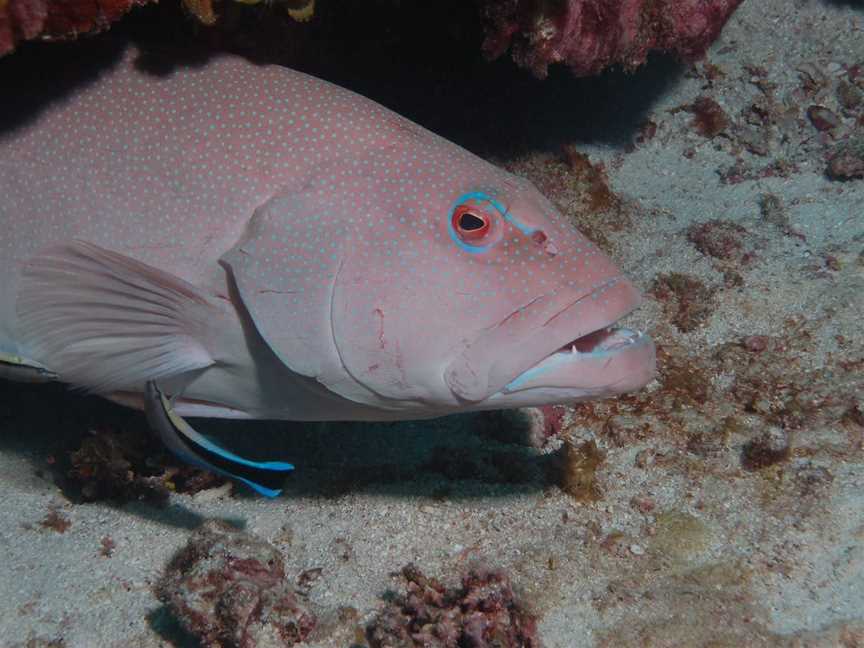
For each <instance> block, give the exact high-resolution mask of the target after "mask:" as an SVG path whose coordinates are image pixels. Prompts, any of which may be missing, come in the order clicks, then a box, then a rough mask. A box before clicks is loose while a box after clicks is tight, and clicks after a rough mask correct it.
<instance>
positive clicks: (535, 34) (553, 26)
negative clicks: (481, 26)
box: [481, 0, 743, 77]
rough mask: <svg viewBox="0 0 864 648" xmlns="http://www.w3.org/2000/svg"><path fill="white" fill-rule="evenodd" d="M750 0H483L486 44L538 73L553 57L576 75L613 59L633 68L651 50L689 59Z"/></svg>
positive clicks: (489, 49)
mask: <svg viewBox="0 0 864 648" xmlns="http://www.w3.org/2000/svg"><path fill="white" fill-rule="evenodd" d="M742 1H743V0H564V1H562V2H545V1H543V0H482V2H481V6H482V11H483V14H484V17H485V19H486V39H485V42H484V44H483V49H484V51H485V52H486V54H487V56H489V57H490V58H497V57H498V56H501V55H502V54H503V53H504V52H505V51H507V49H508V48H510V49H511V50H512V53H513V58H514V59H515V60H516V62H517V63H518V64H519V65H520V66H522V67H526V68H529V69H530V70H532V71H533V72H534V74H536V75H537V76H539V77H544V76H546V73H547V67H548V66H549V64H550V63H559V62H561V63H565V64H567V65H568V66H569V67H570V69H571V70H573V73H574V74H576V75H577V76H588V75H591V74H597V73H598V72H600V71H601V70H603V69H605V68H607V67H609V66H610V65H615V64H619V65H622V66H624V67H625V68H628V69H633V68H636V67H638V66H639V65H641V64H643V63H644V62H645V59H646V58H647V56H648V52H650V51H652V50H659V51H672V52H676V53H677V54H679V55H680V56H681V57H683V58H684V59H687V60H693V59H696V58H699V57H700V56H702V55H703V54H704V53H705V51H706V50H707V49H708V46H709V45H710V44H711V43H712V42H713V41H714V40H715V39H716V38H717V36H718V35H719V34H720V30H721V29H722V28H723V25H724V24H725V23H726V21H727V20H728V19H729V16H731V15H732V12H734V11H735V9H736V8H737V7H738V5H739V4H741V2H742Z"/></svg>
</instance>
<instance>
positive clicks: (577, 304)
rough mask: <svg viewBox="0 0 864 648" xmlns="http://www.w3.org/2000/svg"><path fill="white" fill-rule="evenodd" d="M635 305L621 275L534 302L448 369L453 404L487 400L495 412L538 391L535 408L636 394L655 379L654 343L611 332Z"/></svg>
mask: <svg viewBox="0 0 864 648" xmlns="http://www.w3.org/2000/svg"><path fill="white" fill-rule="evenodd" d="M641 301H642V297H641V295H640V293H639V292H638V290H637V289H636V288H635V287H634V286H633V285H632V284H631V283H630V282H629V281H627V280H626V279H624V278H623V277H620V276H612V277H608V278H607V279H605V280H603V281H600V282H598V283H596V284H595V285H594V286H591V287H590V288H588V289H587V290H583V291H582V292H580V293H569V294H561V295H557V296H556V297H555V298H547V299H545V300H544V299H536V300H534V301H533V302H532V303H531V304H530V305H528V306H526V307H525V308H524V309H522V310H521V311H520V313H519V315H520V316H519V317H515V318H513V317H511V318H508V319H507V320H505V321H504V322H502V323H501V324H499V325H498V326H497V327H495V328H494V329H492V330H487V331H484V332H483V334H482V335H480V336H478V338H477V339H476V340H475V341H474V342H473V343H472V344H471V345H469V346H468V347H467V348H466V349H465V350H464V351H463V352H462V353H461V354H459V355H458V356H457V357H456V358H455V359H454V360H453V361H452V362H451V363H450V365H449V366H448V367H447V369H446V371H445V373H444V380H445V382H446V383H447V385H448V387H449V388H450V390H451V391H452V392H453V394H454V396H455V397H456V398H457V399H459V400H460V401H463V402H465V401H467V402H469V403H475V404H479V403H480V402H483V401H487V400H490V399H492V400H495V401H496V403H498V406H501V407H506V406H508V405H507V404H506V401H508V400H510V401H513V402H515V403H519V404H521V403H522V402H524V401H525V400H526V399H529V400H536V399H537V398H540V396H539V395H540V394H541V393H546V394H547V396H546V399H545V400H542V401H539V402H537V403H536V404H549V403H560V402H567V401H572V400H582V399H585V398H587V397H603V396H607V395H613V394H618V393H623V392H625V391H630V390H632V389H638V388H640V387H642V386H644V385H645V384H646V383H647V382H649V381H650V379H651V377H652V376H653V373H654V368H655V359H654V346H653V342H652V341H651V339H650V338H649V337H648V336H647V335H645V334H642V333H636V332H625V330H622V331H621V332H618V333H613V332H611V330H610V329H611V327H614V326H615V324H616V322H618V320H620V319H621V318H623V317H624V316H626V315H627V314H628V313H630V312H631V311H632V310H634V309H635V308H636V307H637V306H639V304H640V303H641ZM538 390H539V391H538ZM549 390H551V392H550V391H549ZM517 393H518V394H520V395H519V396H518V397H517V396H516V394H517ZM553 395H554V398H553V397H552V396H553ZM466 404H467V403H466Z"/></svg>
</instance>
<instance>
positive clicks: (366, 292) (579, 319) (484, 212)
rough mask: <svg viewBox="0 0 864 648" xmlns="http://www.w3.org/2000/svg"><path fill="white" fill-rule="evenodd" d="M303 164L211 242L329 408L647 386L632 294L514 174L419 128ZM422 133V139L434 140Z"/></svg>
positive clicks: (498, 399) (373, 413) (549, 397)
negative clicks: (231, 230)
mask: <svg viewBox="0 0 864 648" xmlns="http://www.w3.org/2000/svg"><path fill="white" fill-rule="evenodd" d="M418 137H419V144H418V143H416V142H415V141H414V140H417V139H418V138H414V139H413V140H412V141H411V142H409V145H400V146H389V147H382V148H380V149H375V150H373V151H371V152H366V153H365V154H364V155H363V156H360V157H354V158H352V159H351V160H350V161H346V160H336V161H333V162H331V163H328V164H327V165H326V166H321V167H320V168H317V169H315V170H313V172H311V173H310V174H309V176H308V178H307V179H306V181H305V182H304V183H303V184H302V186H301V185H298V186H296V187H292V188H289V189H287V190H286V191H285V192H284V193H283V194H282V195H279V196H275V197H273V198H272V199H271V200H270V201H268V203H267V204H266V205H263V206H262V207H261V208H260V209H259V210H258V212H257V213H256V215H255V218H253V220H252V223H251V225H250V227H249V229H248V231H247V234H246V236H245V238H244V239H243V240H242V241H241V242H240V243H239V244H238V246H237V247H236V248H235V249H234V250H232V251H231V252H230V253H229V254H227V255H226V256H225V257H224V261H225V262H227V265H228V266H229V267H230V268H231V271H232V273H233V275H234V277H235V279H236V281H237V284H238V287H239V293H240V295H241V297H242V299H243V302H244V303H245V305H246V307H247V308H248V310H249V313H250V315H251V316H252V319H253V320H254V323H255V325H256V326H257V328H258V330H259V332H260V333H261V335H262V337H263V338H264V340H265V341H266V343H267V345H269V347H270V348H271V349H272V350H273V351H274V353H275V354H276V356H277V357H278V358H279V359H280V360H281V362H283V363H284V364H285V365H287V366H288V367H289V368H290V369H291V370H293V371H295V372H296V373H299V374H302V375H304V376H308V377H311V378H314V379H315V381H317V383H318V384H320V385H323V386H324V387H325V388H326V389H327V390H329V392H331V393H333V394H335V395H336V396H338V397H340V398H338V399H335V400H334V403H333V404H332V407H330V408H329V409H328V411H327V412H326V413H325V414H326V416H327V417H328V418H331V419H352V418H353V419H369V418H372V419H374V418H391V419H393V418H420V417H428V416H435V415H440V414H447V413H450V412H456V411H464V410H481V409H497V408H507V407H517V406H526V405H544V404H551V403H565V402H572V401H578V400H584V399H589V398H599V397H606V396H611V395H615V394H620V393H623V392H626V391H630V390H634V389H638V388H640V387H642V386H644V385H645V384H646V383H647V382H648V381H649V380H650V379H651V377H652V376H653V373H654V365H655V362H654V347H653V344H652V342H651V340H650V338H649V337H648V336H646V335H643V334H641V333H638V332H634V331H629V330H627V329H619V328H615V323H616V322H617V321H618V320H619V319H621V318H622V317H624V316H625V315H627V314H628V313H629V312H630V311H632V310H633V309H634V308H636V307H637V306H638V305H639V303H640V301H641V296H640V294H639V292H638V291H637V290H636V288H635V287H634V286H633V285H632V284H631V283H630V282H629V281H628V280H627V279H626V278H624V277H623V276H622V275H621V273H620V271H619V270H618V269H617V268H616V266H615V264H614V263H613V262H612V261H611V259H609V257H608V256H607V255H605V254H604V253H603V252H602V251H601V250H599V249H598V248H597V246H596V245H595V244H593V243H592V242H591V241H589V240H588V239H586V238H585V237H584V236H583V235H581V234H580V233H579V232H578V231H576V230H575V229H574V228H573V226H572V224H571V223H570V222H569V221H568V220H567V219H566V218H565V217H564V216H563V215H562V214H561V213H560V212H559V211H558V210H557V209H556V208H555V207H554V206H553V205H552V204H551V203H550V202H549V201H548V200H547V199H546V198H545V197H544V196H542V195H541V193H540V192H539V191H538V190H537V189H536V188H535V187H534V186H533V185H532V184H531V183H530V182H528V181H527V180H525V179H522V178H519V177H516V176H514V175H512V174H510V173H508V172H506V171H504V170H502V169H499V168H498V167H495V166H493V165H491V164H489V163H487V162H486V161H484V160H482V159H480V158H478V157H476V156H474V155H472V154H470V153H468V152H467V151H464V150H463V149H461V148H459V147H456V146H455V145H452V144H449V143H448V142H446V141H445V140H441V139H440V138H435V136H432V135H431V134H429V133H427V132H425V131H423V133H421V135H420V136H418ZM430 138H435V139H430Z"/></svg>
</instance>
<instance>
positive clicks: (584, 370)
mask: <svg viewBox="0 0 864 648" xmlns="http://www.w3.org/2000/svg"><path fill="white" fill-rule="evenodd" d="M654 370H655V350H654V343H653V341H652V340H651V338H650V337H649V336H648V335H646V334H645V333H644V332H642V331H639V330H633V329H629V328H625V327H621V326H617V325H615V324H611V325H609V326H605V327H603V328H601V329H598V330H596V331H592V332H591V333H588V334H586V335H582V336H580V337H578V338H574V339H572V340H570V341H569V342H567V343H566V344H564V345H562V346H560V347H559V348H558V349H556V350H555V351H554V352H552V353H551V354H549V355H548V356H546V357H545V358H543V359H542V360H541V361H540V362H538V363H537V364H536V365H534V366H533V367H531V368H529V369H527V370H525V371H523V372H522V373H520V374H519V375H518V376H516V377H515V378H514V379H513V380H511V381H510V382H509V383H507V385H505V386H504V388H503V389H501V391H500V392H499V393H500V394H515V393H517V392H523V391H528V390H538V389H539V390H547V391H548V390H554V391H562V392H568V391H569V392H571V397H570V398H569V399H568V400H580V399H587V398H597V397H598V396H605V395H615V394H621V393H624V392H628V391H632V390H635V389H639V388H641V387H644V386H645V385H646V384H647V383H648V382H650V380H651V379H652V377H653V376H654Z"/></svg>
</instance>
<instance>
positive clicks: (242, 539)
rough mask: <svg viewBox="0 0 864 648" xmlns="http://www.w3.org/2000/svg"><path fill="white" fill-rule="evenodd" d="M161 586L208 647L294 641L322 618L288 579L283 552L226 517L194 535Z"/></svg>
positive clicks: (160, 591) (159, 589)
mask: <svg viewBox="0 0 864 648" xmlns="http://www.w3.org/2000/svg"><path fill="white" fill-rule="evenodd" d="M156 593H157V595H158V597H159V599H160V600H161V601H162V602H163V603H165V604H166V605H167V606H168V607H169V609H170V610H171V612H172V613H173V614H174V615H175V616H176V617H177V619H178V620H179V621H180V623H181V624H182V625H183V627H184V628H185V629H186V630H187V631H188V632H189V633H191V634H193V635H194V636H195V637H197V638H198V639H199V640H200V641H201V644H202V645H204V646H221V647H225V648H227V647H235V648H255V647H256V646H293V645H295V644H297V643H300V642H302V641H305V640H306V639H307V637H308V636H309V634H310V633H311V632H312V630H313V628H314V627H315V624H316V618H315V615H314V614H312V612H310V611H309V610H308V609H307V608H306V606H305V605H304V604H303V603H302V602H301V601H300V600H299V599H298V597H297V596H296V595H295V593H294V591H293V588H292V587H291V586H290V585H289V584H288V583H287V582H286V580H285V566H284V563H283V560H282V556H281V554H280V553H279V551H277V550H276V548H275V547H273V546H272V545H270V544H269V543H267V542H264V541H263V540H260V539H258V538H255V537H254V536H252V535H250V534H248V533H244V532H242V531H238V530H237V529H235V528H233V527H230V526H228V525H227V524H225V523H222V522H216V521H209V522H206V523H205V524H204V525H203V526H202V527H201V528H200V529H199V530H198V531H196V532H195V533H194V534H193V535H192V537H191V538H190V539H189V542H188V544H187V545H186V546H185V547H184V548H183V549H181V550H180V552H179V553H178V554H177V555H175V556H174V558H173V559H172V560H171V562H170V563H169V565H168V568H167V570H166V572H165V574H164V576H163V577H162V579H161V580H160V581H159V583H157V585H156Z"/></svg>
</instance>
